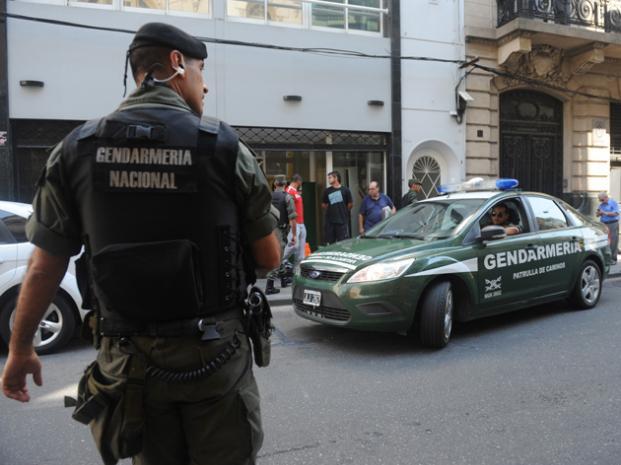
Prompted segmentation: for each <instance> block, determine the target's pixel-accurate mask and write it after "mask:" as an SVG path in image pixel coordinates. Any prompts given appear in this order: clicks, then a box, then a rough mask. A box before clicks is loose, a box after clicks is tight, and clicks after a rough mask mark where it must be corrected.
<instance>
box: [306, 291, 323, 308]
mask: <svg viewBox="0 0 621 465" xmlns="http://www.w3.org/2000/svg"><path fill="white" fill-rule="evenodd" d="M303 302H304V304H306V305H310V306H312V307H319V305H320V304H321V292H319V291H309V290H307V289H305V290H304V300H303Z"/></svg>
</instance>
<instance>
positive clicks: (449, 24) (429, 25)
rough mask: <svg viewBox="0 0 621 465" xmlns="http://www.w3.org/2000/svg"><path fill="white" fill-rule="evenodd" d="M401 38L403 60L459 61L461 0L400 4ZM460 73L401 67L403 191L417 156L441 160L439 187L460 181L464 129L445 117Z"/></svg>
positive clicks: (452, 67)
mask: <svg viewBox="0 0 621 465" xmlns="http://www.w3.org/2000/svg"><path fill="white" fill-rule="evenodd" d="M401 36H402V37H401V48H402V50H401V54H402V55H403V56H428V57H436V58H445V59H451V60H461V59H463V58H464V55H465V46H464V34H463V0H416V1H411V0H404V1H402V2H401ZM462 73H463V70H460V69H459V68H458V66H457V65H456V64H445V63H435V62H427V61H409V60H403V61H402V102H403V111H402V121H403V140H402V143H403V180H402V181H403V184H402V185H403V190H404V191H406V190H407V180H408V179H409V177H410V175H411V169H412V165H413V163H414V160H415V158H417V157H418V156H420V155H422V154H424V155H429V154H430V153H431V152H435V153H436V154H437V157H438V158H440V159H438V163H439V164H440V167H441V169H442V182H443V183H446V182H457V181H459V180H461V179H463V177H464V173H465V145H466V137H465V124H461V125H460V124H457V122H456V120H455V118H454V117H453V116H451V115H450V113H451V112H452V111H454V110H455V86H456V85H457V83H458V81H459V78H460V76H461V75H462Z"/></svg>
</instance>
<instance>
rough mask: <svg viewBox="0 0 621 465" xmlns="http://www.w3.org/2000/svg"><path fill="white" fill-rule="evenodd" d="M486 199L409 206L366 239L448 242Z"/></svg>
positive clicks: (440, 201) (371, 232)
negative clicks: (442, 240) (436, 240)
mask: <svg viewBox="0 0 621 465" xmlns="http://www.w3.org/2000/svg"><path fill="white" fill-rule="evenodd" d="M484 202H485V199H437V200H435V199H434V200H433V201H428V202H420V203H417V204H415V205H413V206H411V207H406V208H404V209H402V210H400V211H399V212H397V214H395V215H394V216H392V217H390V218H388V219H386V220H384V221H382V222H381V223H379V224H378V225H377V226H375V227H373V228H372V229H370V230H369V231H368V232H367V234H366V235H365V237H375V238H386V239H394V238H407V239H419V240H425V241H429V240H435V239H444V238H447V237H450V236H452V235H453V234H455V232H456V231H457V230H458V228H459V226H460V225H462V224H464V223H465V221H466V220H467V219H468V218H470V217H471V216H472V215H473V214H474V213H475V212H476V211H477V210H478V209H479V207H480V206H481V205H482V204H483V203H484Z"/></svg>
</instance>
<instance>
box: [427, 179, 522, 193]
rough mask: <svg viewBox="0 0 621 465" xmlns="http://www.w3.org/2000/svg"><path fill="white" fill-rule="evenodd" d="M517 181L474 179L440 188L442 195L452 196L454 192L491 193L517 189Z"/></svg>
mask: <svg viewBox="0 0 621 465" xmlns="http://www.w3.org/2000/svg"><path fill="white" fill-rule="evenodd" d="M519 184H520V183H519V181H518V180H517V179H512V178H499V179H483V178H472V179H469V180H468V181H465V182H460V183H456V184H443V185H441V186H439V187H438V192H439V193H440V194H450V193H452V192H465V191H466V192H467V191H489V190H500V191H504V190H508V189H515V188H516V187H517V186H518V185H519Z"/></svg>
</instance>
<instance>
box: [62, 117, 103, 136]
mask: <svg viewBox="0 0 621 465" xmlns="http://www.w3.org/2000/svg"><path fill="white" fill-rule="evenodd" d="M102 119H103V118H96V119H92V120H89V121H87V122H86V123H84V124H82V125H81V126H78V127H77V128H76V130H75V134H74V137H75V138H76V140H84V139H88V138H89V137H92V136H94V135H95V134H96V133H97V128H99V123H100V122H101V120H102ZM70 136H71V134H70Z"/></svg>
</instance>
